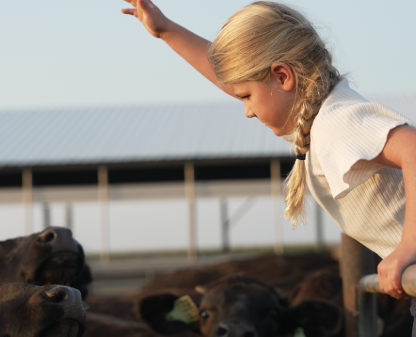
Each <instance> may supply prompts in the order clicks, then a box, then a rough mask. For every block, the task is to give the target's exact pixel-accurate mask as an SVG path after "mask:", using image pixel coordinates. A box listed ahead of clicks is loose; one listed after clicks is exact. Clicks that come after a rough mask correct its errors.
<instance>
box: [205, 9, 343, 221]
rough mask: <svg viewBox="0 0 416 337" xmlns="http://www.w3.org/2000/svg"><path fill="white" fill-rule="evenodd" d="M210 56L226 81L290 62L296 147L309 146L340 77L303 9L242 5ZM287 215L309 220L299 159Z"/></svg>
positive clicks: (252, 77)
mask: <svg viewBox="0 0 416 337" xmlns="http://www.w3.org/2000/svg"><path fill="white" fill-rule="evenodd" d="M209 58H210V61H211V63H212V64H213V65H214V71H215V75H216V77H217V80H218V81H219V82H220V83H222V84H235V83H241V82H246V81H258V82H266V81H268V79H269V76H270V70H271V66H272V64H273V63H275V62H283V63H285V64H287V65H289V66H290V67H291V69H292V71H293V74H294V77H295V82H296V95H297V99H296V103H295V106H294V107H293V112H295V113H297V117H296V126H295V130H294V131H295V141H294V146H295V152H296V154H298V155H303V154H305V155H306V153H307V152H308V151H309V146H310V130H311V127H312V123H313V121H314V119H315V117H316V115H317V114H318V112H319V109H320V107H321V104H322V102H323V100H324V99H325V98H326V97H327V96H328V94H329V92H330V91H331V90H332V89H333V87H334V86H335V85H336V84H337V83H338V82H339V81H340V78H341V77H340V75H339V73H338V71H337V70H336V69H335V68H334V67H333V66H332V58H331V55H330V53H329V52H328V50H327V49H326V48H325V44H324V42H323V41H322V40H321V39H320V37H319V36H318V34H317V33H316V31H315V29H314V28H313V27H312V25H311V24H310V22H309V21H308V20H307V19H306V18H305V17H304V16H303V15H302V14H300V13H299V12H297V11H295V10H293V9H291V8H289V7H287V6H285V5H282V4H278V3H275V2H271V1H257V2H254V3H252V4H251V5H248V6H247V7H245V8H243V9H241V10H240V11H238V12H237V13H235V14H234V15H233V16H231V17H230V18H229V19H228V21H227V22H226V23H225V25H224V26H223V28H222V30H221V31H220V33H219V34H218V36H217V37H216V39H215V40H214V42H213V43H212V45H211V47H210V50H209ZM285 184H286V209H285V212H284V213H285V217H286V219H287V220H290V221H291V222H292V227H293V228H295V227H296V223H297V221H298V219H299V217H301V219H302V222H303V223H304V222H305V216H306V207H305V202H304V194H305V184H306V168H305V161H304V160H296V162H295V165H294V167H293V169H292V171H291V172H290V174H289V176H288V177H287V179H286V181H285Z"/></svg>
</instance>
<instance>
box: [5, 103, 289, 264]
mask: <svg viewBox="0 0 416 337" xmlns="http://www.w3.org/2000/svg"><path fill="white" fill-rule="evenodd" d="M0 144H1V145H0V167H1V168H0V187H1V188H0V203H3V204H4V203H20V202H23V203H24V205H25V214H26V215H25V232H26V233H31V232H32V231H33V215H32V204H33V203H35V202H36V203H42V204H43V205H44V213H45V214H44V219H45V225H46V226H47V225H48V218H49V216H48V204H49V203H51V202H56V201H60V202H65V203H67V204H68V209H67V225H68V226H69V227H71V207H70V205H71V203H73V202H76V201H88V200H99V201H100V204H101V254H102V259H103V260H107V259H108V256H109V246H108V241H109V237H108V226H109V224H108V216H107V212H108V211H107V203H108V201H109V200H128V199H152V198H170V197H171V198H178V197H185V198H186V199H187V200H188V209H189V216H188V219H189V220H188V221H189V250H188V254H189V257H190V258H194V257H195V256H196V244H195V206H194V205H195V198H197V197H198V196H202V195H203V196H217V197H221V198H222V199H223V200H226V198H227V197H228V196H236V195H244V196H250V195H259V194H260V195H264V194H269V195H270V194H271V193H272V191H274V192H273V193H275V194H279V193H280V181H281V179H280V178H281V177H282V176H284V175H285V174H286V173H287V172H288V171H289V170H290V168H291V166H292V163H293V158H291V157H290V144H288V143H287V142H285V141H284V140H282V139H279V138H277V137H275V136H274V135H273V134H272V133H271V132H270V131H269V130H266V129H265V126H264V125H262V124H261V123H259V122H258V121H257V120H249V119H247V118H244V110H243V106H242V105H241V104H239V103H237V104H231V105H230V104H199V105H198V104H195V105H176V106H142V107H133V108H123V109H120V108H113V109H108V108H107V109H76V110H75V109H68V110H47V111H44V110H38V111H20V112H3V113H1V114H0ZM222 217H223V227H224V230H223V233H224V234H223V246H224V249H227V248H228V245H229V243H228V238H227V233H228V230H227V224H228V223H229V221H228V217H229V216H228V214H227V207H226V202H224V203H223V204H222ZM281 245H282V244H281V242H279V241H278V240H277V241H276V249H277V250H279V249H281ZM279 247H280V248H279Z"/></svg>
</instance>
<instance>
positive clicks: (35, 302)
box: [0, 283, 85, 337]
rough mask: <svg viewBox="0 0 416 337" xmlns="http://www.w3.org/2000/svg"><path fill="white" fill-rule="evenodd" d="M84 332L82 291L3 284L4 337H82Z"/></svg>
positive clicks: (0, 330) (0, 323)
mask: <svg viewBox="0 0 416 337" xmlns="http://www.w3.org/2000/svg"><path fill="white" fill-rule="evenodd" d="M84 330H85V312H84V310H83V308H82V304H81V294H80V292H79V291H78V290H76V289H73V288H68V287H64V286H57V285H48V286H44V287H39V286H34V285H29V284H24V283H9V284H0V336H2V337H81V336H82V335H83V332H84Z"/></svg>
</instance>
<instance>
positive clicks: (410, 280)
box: [358, 265, 416, 337]
mask: <svg viewBox="0 0 416 337" xmlns="http://www.w3.org/2000/svg"><path fill="white" fill-rule="evenodd" d="M402 287H403V289H404V291H405V292H406V294H408V295H409V296H412V297H416V265H412V266H410V267H408V268H406V269H405V271H404V272H403V275H402ZM375 293H381V294H385V292H384V291H383V290H381V289H380V284H379V283H378V275H377V274H373V275H367V276H364V277H363V278H362V279H361V280H360V283H359V285H358V312H359V316H358V334H359V337H376V336H377V310H376V299H375V295H374V294H375Z"/></svg>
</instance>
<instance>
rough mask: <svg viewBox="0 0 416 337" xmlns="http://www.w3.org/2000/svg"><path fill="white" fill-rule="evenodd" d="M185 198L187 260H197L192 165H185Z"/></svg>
mask: <svg viewBox="0 0 416 337" xmlns="http://www.w3.org/2000/svg"><path fill="white" fill-rule="evenodd" d="M185 197H186V199H187V201H188V231H189V246H188V260H190V261H192V260H195V259H196V258H197V252H196V212H195V169H194V165H193V163H186V164H185Z"/></svg>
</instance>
